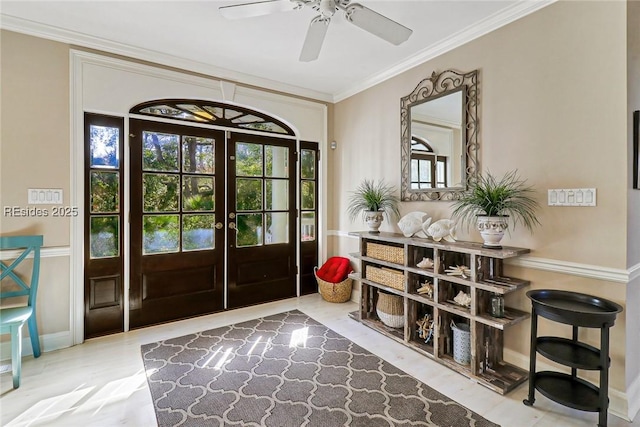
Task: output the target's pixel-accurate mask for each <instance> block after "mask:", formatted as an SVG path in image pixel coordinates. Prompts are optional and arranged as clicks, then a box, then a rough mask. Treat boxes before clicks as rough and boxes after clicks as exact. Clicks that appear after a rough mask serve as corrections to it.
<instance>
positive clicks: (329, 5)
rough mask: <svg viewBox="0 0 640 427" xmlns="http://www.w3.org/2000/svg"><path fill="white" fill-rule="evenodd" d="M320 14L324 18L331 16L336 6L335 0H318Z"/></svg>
mask: <svg viewBox="0 0 640 427" xmlns="http://www.w3.org/2000/svg"><path fill="white" fill-rule="evenodd" d="M319 9H320V14H321V15H322V16H324V17H325V18H331V17H332V16H333V14H334V13H336V10H338V8H337V7H336V2H335V0H320V8H319Z"/></svg>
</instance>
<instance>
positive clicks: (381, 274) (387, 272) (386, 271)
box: [365, 265, 404, 291]
mask: <svg viewBox="0 0 640 427" xmlns="http://www.w3.org/2000/svg"><path fill="white" fill-rule="evenodd" d="M365 278H366V279H368V280H371V281H372V282H376V283H380V284H381V285H386V286H389V287H390V288H393V289H398V290H399V291H403V290H404V274H403V273H402V272H400V271H396V270H392V269H390V268H378V267H374V266H372V265H367V266H366V267H365Z"/></svg>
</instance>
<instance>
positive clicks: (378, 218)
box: [364, 211, 384, 233]
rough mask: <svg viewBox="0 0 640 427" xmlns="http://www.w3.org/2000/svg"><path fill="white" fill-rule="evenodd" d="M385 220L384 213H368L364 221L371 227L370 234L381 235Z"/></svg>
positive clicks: (365, 214)
mask: <svg viewBox="0 0 640 427" xmlns="http://www.w3.org/2000/svg"><path fill="white" fill-rule="evenodd" d="M383 219H384V217H383V216H382V211H366V212H365V213H364V221H365V222H366V223H367V225H368V226H369V233H379V232H380V230H379V229H380V225H381V224H382V220H383Z"/></svg>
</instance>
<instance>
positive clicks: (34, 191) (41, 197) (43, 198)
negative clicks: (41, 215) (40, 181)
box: [27, 188, 62, 205]
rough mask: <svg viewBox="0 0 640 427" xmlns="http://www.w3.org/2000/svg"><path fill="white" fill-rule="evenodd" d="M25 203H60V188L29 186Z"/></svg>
mask: <svg viewBox="0 0 640 427" xmlns="http://www.w3.org/2000/svg"><path fill="white" fill-rule="evenodd" d="M27 203H29V204H30V205H61V204H62V189H61V188H29V189H28V190H27Z"/></svg>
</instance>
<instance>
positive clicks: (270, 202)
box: [265, 179, 289, 211]
mask: <svg viewBox="0 0 640 427" xmlns="http://www.w3.org/2000/svg"><path fill="white" fill-rule="evenodd" d="M265 185H266V186H267V188H266V194H265V205H266V208H265V209H266V210H270V211H285V210H287V209H288V208H289V182H288V181H286V180H284V179H267V180H266V182H265Z"/></svg>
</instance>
